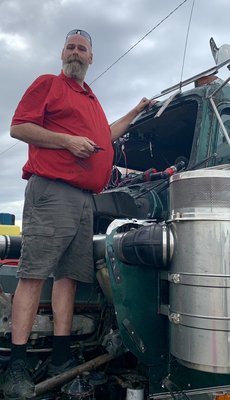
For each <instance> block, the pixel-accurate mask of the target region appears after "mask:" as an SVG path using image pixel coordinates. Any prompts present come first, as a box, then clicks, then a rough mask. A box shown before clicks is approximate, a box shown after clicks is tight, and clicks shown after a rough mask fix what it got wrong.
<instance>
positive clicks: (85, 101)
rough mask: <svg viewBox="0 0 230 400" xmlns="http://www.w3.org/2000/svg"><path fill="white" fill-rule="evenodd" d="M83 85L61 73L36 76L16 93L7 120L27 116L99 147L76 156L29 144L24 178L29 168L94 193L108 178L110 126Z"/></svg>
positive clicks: (15, 121) (19, 121) (26, 119)
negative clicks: (15, 102) (17, 100)
mask: <svg viewBox="0 0 230 400" xmlns="http://www.w3.org/2000/svg"><path fill="white" fill-rule="evenodd" d="M85 87H86V89H87V90H86V91H85V90H83V89H82V87H81V86H80V85H78V84H77V83H76V82H75V81H74V80H73V79H71V78H67V77H66V76H65V75H64V74H63V73H61V74H60V75H58V76H56V75H42V76H40V77H39V78H37V79H36V80H35V81H34V82H33V83H32V85H31V86H30V87H29V88H28V89H27V91H26V92H25V94H24V96H23V97H22V99H21V101H20V103H19V104H18V107H17V109H16V111H15V114H14V117H13V120H12V125H18V124H23V123H26V122H32V123H34V124H37V125H40V126H42V127H43V128H46V129H49V130H51V131H54V132H60V133H67V134H70V135H76V136H85V137H88V138H89V139H92V140H93V141H94V142H95V143H96V144H97V145H98V146H100V147H102V148H103V149H104V150H102V151H99V152H98V153H93V154H92V155H91V156H90V157H89V158H87V159H82V158H79V157H75V156H74V155H73V154H72V153H70V152H69V151H68V150H65V149H60V150H56V149H47V148H42V147H37V146H34V145H31V144H30V145H29V157H28V161H27V162H26V164H25V165H24V167H23V175H22V177H23V178H24V179H29V178H30V176H31V175H32V174H36V175H40V176H44V177H47V178H51V179H62V180H64V181H66V182H68V183H69V184H71V185H73V186H76V187H79V188H82V189H88V190H91V191H93V192H95V193H99V192H100V191H101V190H102V189H103V188H104V187H105V185H106V184H107V183H108V181H109V178H110V175H111V168H112V162H113V148H112V144H111V135H110V127H109V125H108V122H107V119H106V117H105V114H104V111H103V110H102V107H101V105H100V103H99V102H98V100H97V98H96V96H95V95H94V94H93V92H92V90H91V89H90V88H89V86H87V85H85Z"/></svg>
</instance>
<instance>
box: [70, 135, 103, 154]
mask: <svg viewBox="0 0 230 400" xmlns="http://www.w3.org/2000/svg"><path fill="white" fill-rule="evenodd" d="M95 146H96V143H95V142H93V141H92V140H90V139H89V138H87V137H83V136H72V135H66V146H65V148H66V150H69V151H70V152H71V153H72V154H74V155H75V156H76V157H80V158H88V157H90V156H91V155H92V154H93V153H94V152H95Z"/></svg>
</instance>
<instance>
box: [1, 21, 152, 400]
mask: <svg viewBox="0 0 230 400" xmlns="http://www.w3.org/2000/svg"><path fill="white" fill-rule="evenodd" d="M61 59H62V63H63V70H62V72H61V74H60V75H59V76H55V75H43V76H40V77H39V78H38V79H36V80H35V81H34V82H33V84H32V85H31V86H30V87H29V88H28V89H27V91H26V92H25V94H24V96H23V97H22V99H21V101H20V103H19V105H18V107H17V109H16V112H15V115H14V117H13V121H12V126H11V136H12V137H14V138H16V139H19V140H22V141H24V142H26V143H28V144H29V157H28V161H27V163H26V164H25V165H24V167H23V178H24V179H28V184H27V188H26V192H25V204H24V211H23V227H22V232H23V244H22V251H21V258H20V262H19V271H18V277H19V278H20V279H19V282H18V286H17V289H16V292H15V296H14V301H13V307H12V350H11V361H10V366H9V368H8V370H7V371H6V373H5V385H4V395H5V397H6V398H8V399H14V400H15V399H19V398H24V397H31V396H32V395H33V393H34V384H33V382H32V380H31V378H30V375H29V373H28V370H27V367H26V343H27V341H28V338H29V335H30V332H31V329H32V325H33V321H34V318H35V316H36V312H37V309H38V305H39V300H40V294H41V289H42V286H43V283H44V280H45V279H47V278H48V276H49V275H50V274H53V276H54V284H53V291H52V310H53V319H54V337H53V355H52V361H51V365H50V366H49V376H54V375H57V374H59V373H61V372H64V371H66V370H67V369H69V368H72V367H74V366H76V360H75V359H73V358H72V357H71V353H70V334H71V326H72V317H73V307H74V298H75V291H76V282H77V281H82V282H92V281H93V276H94V270H93V256H92V235H93V227H92V224H93V215H92V208H91V194H90V193H92V192H94V193H99V192H100V191H101V190H102V189H103V188H104V186H105V185H106V184H107V182H108V180H109V177H110V174H111V168H112V161H113V149H112V144H111V142H113V141H114V140H116V139H117V138H119V137H120V136H121V135H122V134H123V133H124V132H125V131H126V129H127V128H128V126H129V124H130V122H131V121H132V120H133V118H134V117H136V116H137V115H138V114H139V113H140V112H141V111H143V109H144V108H145V107H147V106H148V105H149V100H147V99H145V98H144V99H142V100H141V101H140V103H139V104H138V105H137V106H136V107H135V108H134V109H132V110H131V111H130V112H129V113H128V114H126V115H125V116H124V117H122V118H121V119H120V120H118V121H117V122H116V123H114V124H113V125H112V126H111V128H110V127H109V125H108V122H107V120H106V117H105V115H104V112H103V110H102V108H101V106H100V104H99V102H98V100H97V98H96V97H95V95H94V94H93V92H92V90H91V89H90V88H89V86H87V84H86V83H85V82H84V78H85V75H86V71H87V69H88V66H89V65H90V64H92V59H93V55H92V41H91V37H90V36H89V34H88V33H87V32H85V31H83V30H80V29H77V30H73V31H71V32H69V33H68V35H67V37H66V42H65V45H64V49H63V51H62V56H61Z"/></svg>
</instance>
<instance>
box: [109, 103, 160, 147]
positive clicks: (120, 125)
mask: <svg viewBox="0 0 230 400" xmlns="http://www.w3.org/2000/svg"><path fill="white" fill-rule="evenodd" d="M150 103H151V100H148V99H146V97H143V99H142V100H141V101H140V102H139V103H138V104H137V105H136V107H134V108H133V109H132V110H130V111H129V112H128V114H126V115H124V116H123V117H121V118H120V119H119V120H117V121H115V122H114V123H113V124H112V125H111V126H110V129H111V140H112V142H114V141H115V140H117V139H118V138H119V137H120V136H122V135H123V134H124V133H125V132H126V130H127V129H128V127H129V125H130V123H131V122H132V120H133V119H134V118H135V117H136V116H137V115H138V114H140V113H141V112H142V111H143V110H144V109H145V108H146V107H148V106H149V104H150ZM152 104H153V103H152Z"/></svg>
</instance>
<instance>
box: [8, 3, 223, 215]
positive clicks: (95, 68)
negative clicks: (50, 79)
mask: <svg viewBox="0 0 230 400" xmlns="http://www.w3.org/2000/svg"><path fill="white" fill-rule="evenodd" d="M182 2H183V0H0V19H1V24H0V53H1V64H0V80H1V85H0V88H1V89H0V90H1V91H0V93H1V94H0V98H1V106H0V121H1V124H0V129H1V133H0V134H1V144H0V182H1V192H0V213H1V212H8V213H12V214H15V216H16V220H17V221H19V220H21V214H22V205H23V197H24V188H25V185H26V181H23V180H22V179H21V168H22V166H23V164H24V163H25V161H26V158H27V145H26V144H25V143H22V142H18V141H16V140H15V139H12V138H10V136H9V126H10V123H11V118H12V115H13V113H14V110H15V108H16V106H17V103H18V101H19V100H20V98H21V96H22V95H23V93H24V91H25V90H26V89H27V87H28V86H29V85H30V84H31V83H32V81H33V80H34V79H35V78H36V77H37V76H39V75H42V74H45V73H53V74H59V73H60V69H61V61H60V54H61V50H62V47H63V43H64V38H65V35H66V33H67V32H68V31H70V30H71V29H75V28H81V29H84V30H87V31H88V32H89V33H90V34H91V36H92V39H93V53H94V62H93V64H92V66H90V69H89V71H88V75H87V79H86V81H87V83H89V84H90V83H91V82H92V81H93V80H94V79H96V78H97V77H98V76H99V75H100V74H101V73H103V71H105V70H106V69H107V68H108V67H109V66H110V65H111V64H113V63H114V62H115V61H116V60H117V59H118V58H119V57H121V56H122V55H123V54H124V53H125V52H126V51H128V50H129V49H130V47H132V46H133V45H134V44H135V43H137V42H138V41H139V40H140V39H141V38H142V37H143V36H144V35H146V34H147V33H148V32H149V31H151V30H152V29H153V28H154V27H155V26H157V25H158V24H159V23H160V22H161V21H162V20H163V19H164V18H165V17H166V16H167V15H169V14H170V13H171V12H172V11H173V10H174V9H175V8H176V7H178V6H179V5H180V4H181V3H182ZM192 6H193V0H187V1H186V2H184V4H182V5H181V6H180V7H179V8H178V9H177V11H175V12H174V13H173V14H172V15H170V16H169V17H168V18H167V19H166V20H165V21H164V22H163V23H162V24H160V25H159V26H158V27H157V28H156V29H153V30H152V32H151V33H150V34H149V35H148V36H146V38H145V39H144V40H142V41H141V42H140V43H139V44H138V45H137V46H135V47H134V49H133V50H132V51H130V52H129V53H128V54H127V55H126V56H125V57H123V58H121V60H120V61H119V62H118V63H116V64H115V65H114V66H113V67H112V68H111V69H109V70H108V72H106V73H105V74H104V75H102V76H101V77H100V78H99V79H98V80H97V81H96V82H94V83H93V84H92V85H91V87H92V89H93V90H94V92H95V93H96V95H97V97H98V98H99V100H100V102H101V104H102V106H103V108H104V110H105V112H106V115H107V118H108V120H109V122H112V121H114V120H116V119H117V118H119V117H120V116H122V115H123V114H124V113H126V112H127V111H129V109H130V108H131V107H132V106H134V105H135V104H136V103H137V102H138V101H139V100H140V99H141V98H142V97H143V96H146V97H149V98H150V97H152V96H153V95H155V94H156V93H159V92H161V90H163V89H165V88H167V87H169V86H171V85H173V84H175V83H178V82H179V81H180V78H181V71H182V61H183V55H184V49H185V41H186V35H187V30H188V25H189V19H190V15H191V10H192ZM229 17H230V1H229V0H195V3H194V9H193V14H192V19H191V25H190V31H189V36H188V43H187V50H186V56H185V65H184V70H183V79H186V78H189V77H191V76H193V75H195V74H197V73H199V72H201V71H203V70H205V69H208V68H210V67H212V66H214V65H215V64H214V60H213V58H212V54H211V51H210V48H209V39H210V37H211V36H213V37H214V39H215V41H216V43H217V45H218V46H220V45H222V44H225V43H228V44H230V28H229ZM219 76H220V77H222V78H226V77H227V76H228V75H227V71H225V70H221V71H220V74H219Z"/></svg>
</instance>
